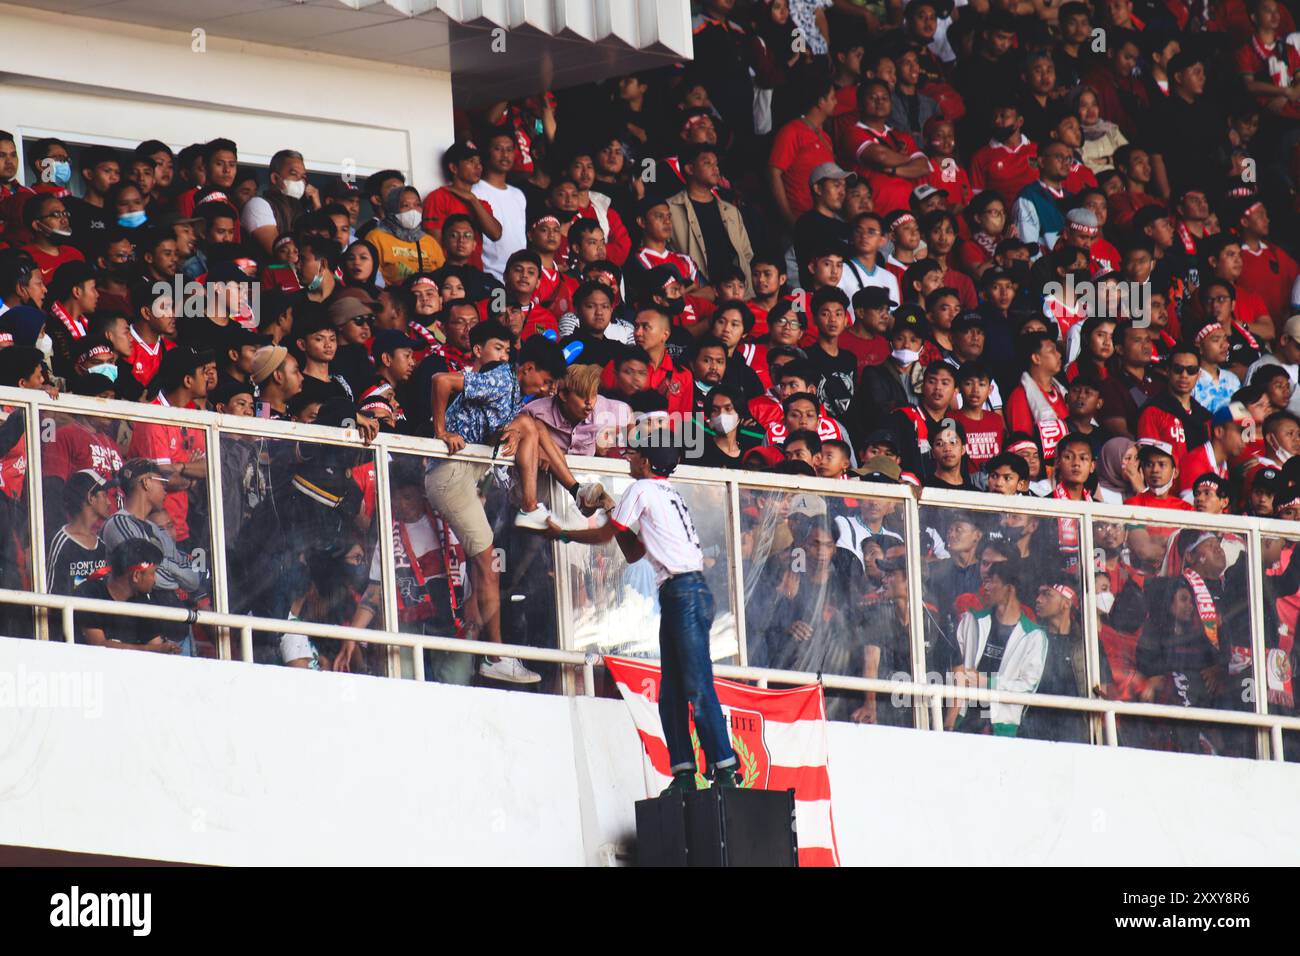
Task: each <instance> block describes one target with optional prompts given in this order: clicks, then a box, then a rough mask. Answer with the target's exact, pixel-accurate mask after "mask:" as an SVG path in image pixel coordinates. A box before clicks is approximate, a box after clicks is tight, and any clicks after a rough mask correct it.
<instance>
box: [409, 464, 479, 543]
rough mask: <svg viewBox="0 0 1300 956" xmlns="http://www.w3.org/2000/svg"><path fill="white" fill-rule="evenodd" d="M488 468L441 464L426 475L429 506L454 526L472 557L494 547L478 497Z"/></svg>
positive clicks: (455, 531)
mask: <svg viewBox="0 0 1300 956" xmlns="http://www.w3.org/2000/svg"><path fill="white" fill-rule="evenodd" d="M488 467H489V466H487V465H484V464H480V463H478V462H473V461H455V460H452V461H440V462H438V463H437V464H435V465H433V466H432V467H431V468H430V469H429V471H428V473H427V474H425V476H424V494H425V496H426V497H428V499H429V504H430V505H432V506H433V510H434V511H436V512H437V513H438V514H439V515H440V516H441V517H442V519H443V520H444V521H446V522H447V524H449V525H451V530H452V531H453V532H454V533H455V535H456V538H457V540H459V541H460V543H461V545H462V546H463V547H464V548H465V554H466V556H468V557H471V558H472V557H474V556H475V555H478V554H482V553H483V552H484V551H489V550H491V548H492V525H490V524H489V523H488V519H487V513H486V512H485V511H484V510H483V502H482V501H480V500H479V496H478V483H479V481H480V480H482V478H483V475H484V474H486V473H487V470H488Z"/></svg>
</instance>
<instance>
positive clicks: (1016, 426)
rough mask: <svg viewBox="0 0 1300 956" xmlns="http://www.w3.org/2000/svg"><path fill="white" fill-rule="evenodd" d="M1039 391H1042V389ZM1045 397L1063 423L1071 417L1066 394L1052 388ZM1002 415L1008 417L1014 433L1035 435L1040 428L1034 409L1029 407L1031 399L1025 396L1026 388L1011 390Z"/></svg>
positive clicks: (1054, 387) (1019, 386)
mask: <svg viewBox="0 0 1300 956" xmlns="http://www.w3.org/2000/svg"><path fill="white" fill-rule="evenodd" d="M1039 391H1042V389H1041V388H1040V389H1039ZM1042 394H1043V397H1044V398H1045V399H1047V403H1048V404H1049V405H1051V406H1052V411H1054V412H1055V413H1056V417H1057V418H1059V419H1060V420H1061V421H1065V420H1066V419H1067V418H1068V417H1069V415H1070V409H1069V407H1068V406H1067V405H1066V404H1065V393H1064V392H1063V391H1061V390H1060V389H1059V388H1057V387H1056V386H1055V385H1053V386H1052V388H1051V390H1050V391H1047V392H1043V393H1042ZM1002 413H1003V414H1004V415H1005V416H1006V419H1007V427H1008V428H1010V429H1011V431H1013V432H1024V433H1025V434H1026V435H1032V434H1034V431H1035V429H1036V428H1037V427H1038V421H1037V419H1036V418H1035V417H1034V412H1033V409H1031V408H1030V407H1029V399H1028V398H1027V397H1026V396H1025V386H1024V385H1023V384H1021V385H1017V386H1016V387H1015V388H1013V389H1012V390H1011V394H1010V395H1008V396H1007V400H1006V402H1005V403H1004V406H1003V411H1002Z"/></svg>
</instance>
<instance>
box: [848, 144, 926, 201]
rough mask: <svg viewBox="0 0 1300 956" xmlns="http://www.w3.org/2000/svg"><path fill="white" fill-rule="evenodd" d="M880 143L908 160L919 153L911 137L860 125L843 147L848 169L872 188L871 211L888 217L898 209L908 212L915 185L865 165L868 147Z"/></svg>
mask: <svg viewBox="0 0 1300 956" xmlns="http://www.w3.org/2000/svg"><path fill="white" fill-rule="evenodd" d="M877 143H879V144H881V145H882V146H887V147H889V148H890V149H892V150H894V151H895V152H899V153H903V154H904V155H907V156H911V155H912V154H913V153H917V152H920V150H918V149H917V147H916V140H914V139H912V137H911V136H909V135H908V134H907V133H904V132H902V131H901V130H896V129H893V128H892V127H889V126H886V127H885V128H884V129H883V130H881V131H877V130H874V129H869V128H868V127H867V126H866V125H865V124H863V123H861V122H858V123H854V124H853V125H852V126H850V127H849V128H848V130H846V131H845V134H844V146H843V153H844V157H845V162H846V163H847V164H848V168H850V169H853V170H855V171H856V172H857V174H858V175H859V176H861V177H862V178H863V179H865V180H866V181H867V184H868V185H869V186H870V187H871V202H872V208H873V209H874V210H875V212H876V215H878V216H887V215H889V214H890V213H891V212H893V211H894V210H896V209H907V208H909V206H908V202H909V200H910V199H911V196H912V189H913V188H914V187H915V186H916V183H915V182H914V181H912V180H910V179H904V178H903V177H902V176H891V175H890V174H889V173H886V172H882V171H881V170H879V169H876V168H875V167H874V166H868V165H867V164H866V162H865V161H864V160H863V153H865V152H866V151H867V148H868V147H870V146H874V145H875V144H877Z"/></svg>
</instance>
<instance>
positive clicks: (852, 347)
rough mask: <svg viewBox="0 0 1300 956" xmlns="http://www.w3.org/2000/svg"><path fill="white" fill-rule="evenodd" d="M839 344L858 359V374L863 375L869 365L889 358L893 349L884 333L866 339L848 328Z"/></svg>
mask: <svg viewBox="0 0 1300 956" xmlns="http://www.w3.org/2000/svg"><path fill="white" fill-rule="evenodd" d="M839 346H840V348H841V349H843V350H844V351H845V352H848V353H850V354H851V355H852V356H853V357H854V358H855V359H857V360H858V375H861V374H862V370H863V369H864V368H866V367H867V366H868V365H880V364H881V363H882V362H884V361H885V359H887V358H889V353H890V351H892V350H891V349H890V347H889V340H888V339H887V338H885V337H884V336H883V335H877V336H875V337H874V338H870V339H864V338H863V337H862V336H860V335H855V334H854V333H852V332H851V331H849V330H848V329H845V330H844V331H843V332H841V333H840V341H839Z"/></svg>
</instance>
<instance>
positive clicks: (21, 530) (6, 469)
mask: <svg viewBox="0 0 1300 956" xmlns="http://www.w3.org/2000/svg"><path fill="white" fill-rule="evenodd" d="M33 494H34V493H33V491H32V489H31V488H30V487H29V485H28V482H27V411H26V409H24V408H22V407H14V406H8V405H0V588H6V589H8V590H11V591H35V590H36V586H35V582H34V580H33V578H32V542H31V524H30V516H29V510H28V509H29V508H30V507H31V502H32V500H33ZM51 619H52V620H53V621H54V627H56V628H57V627H58V618H57V617H52V618H51ZM0 635H2V636H4V637H35V636H36V630H35V615H34V612H33V611H32V610H31V609H30V608H25V607H17V606H14V605H0ZM61 636H62V634H61V633H60V632H58V631H55V632H54V633H52V634H51V637H53V638H56V639H57V638H58V637H61Z"/></svg>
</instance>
